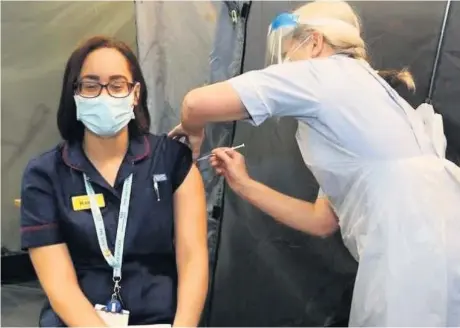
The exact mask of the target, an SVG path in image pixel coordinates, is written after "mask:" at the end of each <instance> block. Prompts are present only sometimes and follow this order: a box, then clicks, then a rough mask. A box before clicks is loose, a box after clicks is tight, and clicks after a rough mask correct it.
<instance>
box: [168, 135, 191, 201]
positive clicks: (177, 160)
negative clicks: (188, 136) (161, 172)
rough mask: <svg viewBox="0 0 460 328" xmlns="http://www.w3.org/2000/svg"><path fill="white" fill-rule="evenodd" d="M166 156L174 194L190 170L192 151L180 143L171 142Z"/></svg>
mask: <svg viewBox="0 0 460 328" xmlns="http://www.w3.org/2000/svg"><path fill="white" fill-rule="evenodd" d="M168 156H169V163H170V167H171V168H172V172H171V183H172V189H173V192H174V191H176V190H177V189H178V188H179V187H180V185H181V184H182V182H184V180H185V178H186V177H187V175H188V173H189V172H190V169H191V168H192V164H193V159H192V151H191V150H190V148H189V147H187V146H186V145H184V144H182V143H181V142H179V141H175V140H173V141H172V142H171V147H169V153H168Z"/></svg>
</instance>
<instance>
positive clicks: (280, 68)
mask: <svg viewBox="0 0 460 328" xmlns="http://www.w3.org/2000/svg"><path fill="white" fill-rule="evenodd" d="M267 47H268V49H267V50H268V51H267V59H268V63H269V64H273V63H275V64H278V65H272V66H270V67H267V68H265V69H263V70H259V71H252V72H248V73H246V74H243V75H241V76H238V77H236V78H233V79H231V80H229V81H226V82H222V83H217V84H214V85H210V86H206V87H203V88H199V89H196V90H193V91H191V92H190V93H189V94H188V95H187V96H186V97H185V99H184V103H183V108H182V123H181V125H179V126H178V127H176V128H175V129H174V130H173V131H172V132H171V133H170V134H171V135H176V134H181V133H185V134H187V135H188V136H189V140H190V142H191V144H192V148H193V154H194V157H196V156H197V154H198V153H199V148H200V145H201V141H202V138H203V135H204V130H203V128H204V126H205V124H206V123H208V122H222V121H232V120H248V121H249V122H250V123H252V124H254V125H260V124H261V123H262V122H264V121H265V120H266V119H267V118H270V117H282V116H291V117H295V118H296V119H297V120H298V124H299V126H298V131H297V142H298V146H299V148H300V151H301V153H302V156H303V159H304V161H305V163H306V165H307V166H308V168H309V169H310V170H311V171H312V172H313V174H314V176H315V177H316V179H317V181H318V182H319V184H320V186H321V190H322V193H321V194H322V197H321V198H319V199H318V200H317V201H316V202H315V203H314V204H312V203H308V202H304V201H301V200H297V199H293V198H291V197H288V196H285V195H282V194H280V193H278V192H276V191H274V190H272V189H270V188H268V187H266V186H263V185H262V184H260V183H258V182H255V181H253V180H251V179H250V178H249V176H248V175H247V173H246V170H245V166H244V161H243V158H242V156H241V155H239V153H237V152H235V151H231V150H228V149H217V150H215V151H214V155H215V156H214V157H213V158H212V159H211V164H212V165H213V166H214V167H215V168H216V170H217V172H218V173H220V174H222V175H223V176H225V178H226V181H227V182H228V184H229V185H230V186H231V187H232V188H233V189H234V190H235V191H236V192H237V193H238V194H239V195H240V196H241V197H243V198H244V199H246V200H247V201H249V202H250V203H252V204H254V205H255V206H257V207H259V208H260V209H262V210H263V211H265V212H266V213H268V214H270V215H271V216H272V217H274V218H275V219H277V220H279V221H280V222H283V223H285V224H287V225H289V226H291V227H293V228H295V229H298V230H302V231H305V232H307V233H311V234H315V235H327V234H330V233H331V232H333V231H334V230H335V229H337V228H338V225H339V226H340V228H341V232H342V237H343V240H344V243H345V245H346V246H347V248H348V249H349V251H350V252H351V254H353V256H354V257H355V258H356V259H357V260H358V261H359V269H358V275H357V278H356V283H355V288H354V295H353V303H352V309H351V315H350V325H351V326H459V325H460V238H459V236H460V206H459V205H458V204H459V199H460V169H459V167H457V166H456V165H454V164H453V163H451V162H449V161H447V160H446V159H445V158H444V152H445V146H444V145H445V137H444V134H443V130H442V124H441V125H437V124H436V123H437V121H436V120H435V114H434V113H433V112H432V113H431V114H430V113H428V114H430V115H425V116H423V118H422V115H421V114H420V113H419V112H418V111H415V110H414V109H413V108H412V107H411V106H410V105H409V104H408V103H407V102H406V101H404V100H403V99H402V98H401V97H400V96H399V95H398V93H397V92H395V90H394V89H393V88H392V86H390V85H389V84H388V83H387V82H386V81H385V80H388V81H391V82H394V81H398V80H399V81H400V82H403V83H405V84H406V85H407V86H408V87H409V88H413V81H412V79H411V77H410V75H409V74H408V73H407V72H401V73H389V74H388V73H383V72H380V73H378V72H376V71H374V70H373V69H372V68H371V67H370V66H369V64H368V63H367V61H366V51H365V45H364V42H363V39H362V38H361V36H360V26H359V22H358V18H357V17H356V15H355V13H354V12H353V10H352V9H351V7H350V6H349V5H348V4H347V3H345V2H338V1H334V2H313V3H310V4H307V5H305V6H302V7H301V8H299V9H298V10H297V11H295V12H294V13H293V14H282V15H280V16H278V17H277V18H276V19H275V20H274V21H273V23H272V24H271V26H270V28H269V34H268V43H267ZM279 64H281V65H279ZM382 77H385V79H383V78H382ZM337 218H338V224H337V221H336V220H337Z"/></svg>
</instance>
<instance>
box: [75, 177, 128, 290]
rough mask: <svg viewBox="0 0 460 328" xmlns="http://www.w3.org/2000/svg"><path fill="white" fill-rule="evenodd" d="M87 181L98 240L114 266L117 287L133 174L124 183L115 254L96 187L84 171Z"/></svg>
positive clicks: (106, 258) (114, 278)
mask: <svg viewBox="0 0 460 328" xmlns="http://www.w3.org/2000/svg"><path fill="white" fill-rule="evenodd" d="M83 178H84V181H85V188H86V193H87V194H88V196H89V202H90V206H91V213H92V214H93V220H94V225H95V226H96V233H97V240H98V241H99V247H100V248H101V251H102V255H104V258H105V260H106V261H107V263H108V264H109V265H110V266H111V267H112V268H113V281H114V282H115V287H117V286H118V282H119V281H120V280H121V266H122V262H123V246H124V242H125V233H126V222H127V221H128V220H127V219H128V211H129V201H130V196H131V185H132V182H133V175H132V174H130V175H129V177H128V178H126V180H125V182H124V183H123V192H122V195H121V205H120V213H119V215H118V228H117V236H116V240H115V256H114V255H112V252H111V251H110V249H109V246H108V244H107V236H106V234H105V226H104V219H103V218H102V214H101V210H100V208H99V206H98V205H97V202H96V197H95V193H94V189H93V187H92V186H91V183H90V182H89V178H88V177H87V176H86V174H84V173H83Z"/></svg>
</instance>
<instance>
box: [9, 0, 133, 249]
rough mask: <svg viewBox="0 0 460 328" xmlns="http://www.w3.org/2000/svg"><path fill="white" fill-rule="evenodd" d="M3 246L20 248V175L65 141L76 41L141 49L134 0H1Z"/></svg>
mask: <svg viewBox="0 0 460 328" xmlns="http://www.w3.org/2000/svg"><path fill="white" fill-rule="evenodd" d="M1 24H2V29H1V39H2V54H1V55H2V63H1V65H2V77H1V78H2V100H1V106H2V120H1V121H2V122H1V124H2V132H1V145H2V150H1V151H2V186H1V188H2V246H5V247H7V248H8V249H9V250H11V251H17V250H19V249H20V245H19V242H20V238H19V211H18V209H17V208H16V207H15V206H14V199H15V198H19V189H20V183H21V177H22V173H23V170H24V168H25V165H26V163H27V162H28V161H29V160H30V158H32V157H34V156H36V155H38V154H39V153H41V152H43V151H46V150H48V149H50V148H51V147H53V146H54V145H55V144H57V142H59V140H60V136H59V134H58V131H57V127H56V112H57V105H58V102H59V95H60V88H61V83H62V74H63V72H64V66H65V63H66V61H67V59H68V57H69V56H70V54H71V52H72V51H73V49H74V48H75V47H76V46H77V44H78V43H79V42H81V41H83V40H84V39H86V38H88V37H90V36H93V35H95V34H106V35H109V36H115V37H117V38H120V39H122V40H124V41H125V42H127V43H128V44H129V45H130V46H132V47H133V48H134V49H136V29H135V15H134V2H107V1H101V2H97V1H95V2H86V1H84V2H80V1H73V2H72V1H71V2H69V1H62V2H60V1H42V2H36V1H30V2H24V1H9V2H2V10H1Z"/></svg>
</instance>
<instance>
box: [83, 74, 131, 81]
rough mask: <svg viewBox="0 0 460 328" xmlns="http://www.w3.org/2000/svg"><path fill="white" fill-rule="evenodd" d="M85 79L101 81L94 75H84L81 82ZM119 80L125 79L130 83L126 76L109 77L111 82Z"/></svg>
mask: <svg viewBox="0 0 460 328" xmlns="http://www.w3.org/2000/svg"><path fill="white" fill-rule="evenodd" d="M84 79H88V80H95V81H99V80H100V77H99V76H98V75H94V74H87V75H84V76H82V77H81V78H80V80H84ZM119 79H124V80H126V81H128V78H127V77H126V76H124V75H110V76H109V81H112V80H119Z"/></svg>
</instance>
